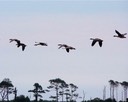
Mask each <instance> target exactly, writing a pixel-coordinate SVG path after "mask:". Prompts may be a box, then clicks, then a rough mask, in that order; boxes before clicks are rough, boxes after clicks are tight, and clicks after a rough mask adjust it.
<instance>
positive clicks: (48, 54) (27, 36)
mask: <svg viewBox="0 0 128 102" xmlns="http://www.w3.org/2000/svg"><path fill="white" fill-rule="evenodd" d="M115 29H117V30H118V31H119V32H121V33H128V1H127V0H69V1H68V0H5V1H4V0H0V56H1V58H0V81H2V80H3V79H4V78H9V79H10V80H11V81H12V83H13V84H14V86H16V87H17V88H18V95H21V94H24V95H27V96H29V95H30V93H28V92H27V91H28V90H29V89H32V88H33V84H34V83H36V82H38V83H39V84H41V85H42V87H43V88H46V87H47V86H49V82H48V81H49V80H50V79H55V78H61V79H63V80H65V81H66V82H67V83H74V84H75V85H77V86H78V87H79V89H78V92H79V94H80V95H81V96H82V92H83V90H84V91H85V93H86V99H90V98H95V97H100V98H102V90H103V87H104V86H107V87H106V88H107V96H106V97H109V83H108V81H109V80H110V79H112V80H116V81H120V82H122V81H128V74H127V73H128V69H127V67H128V58H127V56H128V39H127V38H126V39H119V38H114V37H113V35H115V34H116V33H115ZM91 37H94V38H101V39H103V40H104V41H103V47H101V48H100V47H99V46H98V44H96V45H95V46H94V47H91V40H90V38H91ZM10 38H17V39H20V40H21V42H23V43H25V44H26V45H27V47H26V49H25V51H22V50H21V48H17V47H16V46H15V42H13V43H9V39H10ZM35 42H46V43H47V44H48V46H47V47H41V46H36V47H35V46H34V44H35ZM60 43H64V44H67V45H70V46H73V47H75V48H76V50H72V51H70V52H69V53H67V52H66V51H65V50H64V49H58V44H60ZM44 98H45V97H44Z"/></svg>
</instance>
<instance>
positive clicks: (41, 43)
mask: <svg viewBox="0 0 128 102" xmlns="http://www.w3.org/2000/svg"><path fill="white" fill-rule="evenodd" d="M35 43H36V44H35V46H38V45H41V46H48V45H47V43H43V42H35Z"/></svg>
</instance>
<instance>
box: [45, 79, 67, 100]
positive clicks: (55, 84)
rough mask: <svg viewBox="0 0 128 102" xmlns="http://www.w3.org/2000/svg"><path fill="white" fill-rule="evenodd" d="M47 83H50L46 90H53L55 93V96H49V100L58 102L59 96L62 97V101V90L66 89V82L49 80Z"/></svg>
mask: <svg viewBox="0 0 128 102" xmlns="http://www.w3.org/2000/svg"><path fill="white" fill-rule="evenodd" d="M49 82H50V86H49V87H48V88H49V89H55V91H56V96H51V98H53V99H56V102H58V101H59V96H62V101H63V95H64V88H65V87H67V84H66V82H65V81H64V80H62V79H60V78H56V79H51V80H49ZM60 90H61V91H60Z"/></svg>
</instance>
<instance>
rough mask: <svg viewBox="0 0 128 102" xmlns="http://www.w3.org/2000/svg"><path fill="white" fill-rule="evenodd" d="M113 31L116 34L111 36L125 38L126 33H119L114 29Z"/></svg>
mask: <svg viewBox="0 0 128 102" xmlns="http://www.w3.org/2000/svg"><path fill="white" fill-rule="evenodd" d="M115 32H116V33H117V35H114V36H113V37H118V38H126V37H125V35H127V33H124V34H121V33H120V32H119V31H117V30H115Z"/></svg>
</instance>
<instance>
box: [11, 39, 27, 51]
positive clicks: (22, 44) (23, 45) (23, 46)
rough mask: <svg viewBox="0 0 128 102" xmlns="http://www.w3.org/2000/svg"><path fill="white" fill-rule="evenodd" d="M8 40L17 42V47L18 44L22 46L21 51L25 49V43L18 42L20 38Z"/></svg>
mask: <svg viewBox="0 0 128 102" xmlns="http://www.w3.org/2000/svg"><path fill="white" fill-rule="evenodd" d="M9 40H10V43H11V42H13V41H15V42H16V43H17V44H16V45H17V47H20V46H22V51H24V50H25V47H26V46H27V45H25V44H24V43H21V42H20V40H18V39H9Z"/></svg>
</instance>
